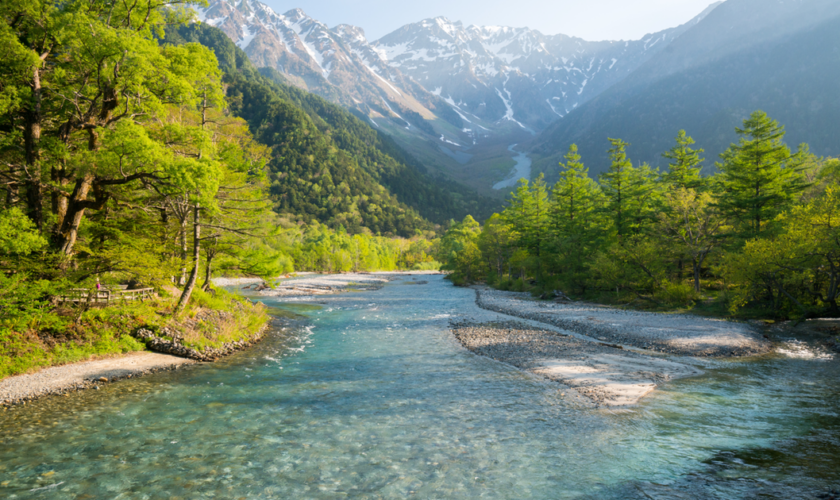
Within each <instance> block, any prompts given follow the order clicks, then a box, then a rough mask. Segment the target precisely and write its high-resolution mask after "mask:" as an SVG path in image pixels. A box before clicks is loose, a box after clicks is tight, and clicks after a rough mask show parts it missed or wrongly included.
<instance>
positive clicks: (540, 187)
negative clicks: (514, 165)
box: [502, 174, 550, 281]
mask: <svg viewBox="0 0 840 500" xmlns="http://www.w3.org/2000/svg"><path fill="white" fill-rule="evenodd" d="M549 209H550V204H549V199H548V189H547V186H546V184H545V181H544V180H543V176H542V174H540V176H539V177H537V179H536V180H534V182H533V184H530V185H529V183H528V181H526V180H524V179H521V180H520V181H519V183H518V184H517V187H516V190H515V191H514V192H513V194H512V195H511V197H510V202H509V207H508V208H507V209H505V211H504V212H502V220H503V221H504V222H505V223H506V224H508V225H509V226H511V228H513V233H512V238H513V244H514V245H515V246H517V247H520V248H522V249H524V250H526V251H527V252H528V253H529V254H530V255H531V256H532V257H533V259H534V263H533V269H534V273H535V275H536V278H537V281H540V280H541V278H542V267H543V252H544V249H545V245H546V243H547V241H548V237H549Z"/></svg>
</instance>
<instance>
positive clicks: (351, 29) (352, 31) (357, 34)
mask: <svg viewBox="0 0 840 500" xmlns="http://www.w3.org/2000/svg"><path fill="white" fill-rule="evenodd" d="M332 31H334V32H335V33H337V34H338V35H340V36H341V37H343V38H348V39H351V40H353V41H356V42H360V43H367V36H365V30H364V29H363V28H360V27H358V26H353V25H352V24H339V25H338V26H336V27H335V28H333V29H332Z"/></svg>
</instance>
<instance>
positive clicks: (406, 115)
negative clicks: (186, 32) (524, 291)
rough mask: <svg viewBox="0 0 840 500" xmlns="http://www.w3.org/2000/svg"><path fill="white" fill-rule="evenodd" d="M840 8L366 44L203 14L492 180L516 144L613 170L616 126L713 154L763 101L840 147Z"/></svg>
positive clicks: (485, 182)
mask: <svg viewBox="0 0 840 500" xmlns="http://www.w3.org/2000/svg"><path fill="white" fill-rule="evenodd" d="M838 16H840V2H836V1H833V0H779V1H774V2H771V3H768V2H766V1H762V0H728V1H726V2H722V3H719V4H714V5H712V6H710V7H709V8H708V9H707V10H706V11H704V12H703V13H702V14H700V15H699V16H697V17H696V18H694V19H692V20H690V21H689V22H687V23H685V24H683V25H681V26H679V27H676V28H671V29H667V30H663V31H661V32H658V33H654V34H651V35H647V36H645V37H644V38H643V39H641V40H637V41H628V42H588V41H584V40H581V39H578V38H573V37H568V36H565V35H562V34H559V35H545V34H542V33H540V32H538V31H535V30H530V29H528V28H509V27H477V26H464V25H463V24H462V23H460V22H453V21H449V20H447V19H445V18H441V17H439V18H434V19H426V20H423V21H420V22H417V23H413V24H409V25H406V26H403V27H402V28H400V29H398V30H396V31H394V32H393V33H390V34H388V35H386V36H384V37H382V38H381V39H379V40H376V41H370V40H367V38H366V37H365V34H364V31H363V30H362V29H361V28H358V27H354V26H349V25H339V26H336V27H333V28H329V27H328V26H326V25H324V24H323V23H320V22H318V21H317V20H315V19H312V18H310V17H309V16H307V15H306V14H305V13H304V12H303V11H302V10H300V9H295V10H292V11H289V12H287V13H285V14H282V15H281V14H278V13H276V12H274V11H273V10H271V9H270V8H268V7H267V6H266V5H264V4H262V3H260V2H257V1H255V0H241V1H238V2H231V1H228V0H216V1H211V2H210V4H209V6H208V7H207V8H206V9H202V10H200V11H199V18H200V19H201V20H202V21H203V22H205V23H207V24H211V25H213V26H216V27H218V28H220V29H222V30H223V31H224V32H225V33H226V34H227V35H228V37H230V38H231V40H233V41H234V42H235V43H236V44H237V45H238V46H239V47H240V48H242V49H243V50H244V51H245V53H246V54H248V56H249V57H250V59H251V60H252V61H253V62H254V64H255V65H256V66H258V67H263V68H266V69H263V70H262V71H263V72H264V74H267V75H270V76H272V77H274V78H275V79H283V80H285V81H287V82H288V83H291V84H294V85H296V86H299V87H301V88H304V89H306V90H309V91H312V92H315V93H318V94H320V95H322V96H324V97H326V98H328V99H330V100H332V101H333V102H336V103H339V104H341V105H343V106H345V107H347V108H350V109H351V110H354V112H356V113H357V114H358V115H359V116H363V117H365V118H366V119H367V121H368V122H369V123H370V124H371V126H373V127H377V128H379V129H380V130H383V131H385V132H387V133H389V134H391V135H392V136H393V137H394V139H395V140H396V141H397V142H398V143H399V144H400V145H401V146H403V147H404V148H406V150H408V151H409V152H410V153H411V154H413V155H415V156H416V157H417V158H418V159H419V160H420V161H422V162H423V163H424V164H426V165H427V166H429V167H431V168H432V169H435V170H437V171H441V172H444V173H445V174H447V175H449V176H451V177H452V178H454V179H457V180H459V181H461V182H463V183H465V184H469V185H471V186H472V187H475V188H478V189H481V190H485V191H486V190H489V188H490V186H492V185H493V184H495V183H496V182H497V181H499V180H501V179H502V178H503V177H504V176H505V175H506V174H507V172H508V171H509V170H510V168H511V167H512V166H513V162H512V161H511V160H510V156H511V154H510V152H508V151H507V146H509V145H510V144H513V143H519V144H520V146H519V147H518V149H519V150H524V151H527V152H529V153H531V154H532V156H534V157H535V158H534V159H535V166H536V167H537V169H538V170H542V171H547V172H549V173H552V171H553V170H554V171H556V168H554V166H555V165H556V163H557V160H558V159H559V157H560V155H561V154H562V153H563V152H565V150H566V149H567V147H568V145H569V144H571V143H572V142H577V143H578V144H579V146H580V148H581V152H582V154H583V157H584V161H588V163H589V164H590V166H591V167H592V170H593V172H598V171H602V170H604V168H605V167H606V165H605V163H604V160H605V157H606V153H605V152H606V149H607V137H621V138H624V139H625V140H628V141H629V142H631V143H632V144H633V147H632V148H631V149H630V154H631V157H632V158H633V159H634V160H639V161H648V162H651V163H653V164H659V163H661V162H660V161H659V159H660V158H659V154H661V152H662V151H664V150H666V149H668V148H669V147H670V145H671V141H672V140H673V137H674V136H675V135H676V132H677V130H679V129H680V128H685V129H686V130H688V132H689V134H692V135H694V136H695V139H697V140H698V143H699V144H700V145H701V146H703V147H706V149H708V150H709V153H710V154H709V156H710V157H714V155H716V154H717V153H718V152H720V150H722V149H723V148H725V147H726V146H727V145H728V144H729V142H731V141H732V140H734V135H733V130H734V127H735V126H736V125H738V123H739V122H740V120H741V119H742V118H744V117H745V116H746V115H747V114H749V112H751V111H753V110H755V109H758V108H764V109H765V110H766V111H768V112H769V113H770V114H771V116H774V117H776V118H778V119H779V120H780V121H782V122H783V123H785V124H787V125H788V127H789V129H790V130H791V132H792V135H791V137H792V138H795V140H801V141H808V142H810V143H812V145H813V146H814V149H815V152H817V153H819V154H826V155H827V154H837V153H838V152H840V146H837V145H835V144H837V141H836V140H834V139H835V138H836V137H837V135H836V133H835V130H836V128H832V125H831V124H830V123H829V122H831V121H833V120H830V119H829V118H828V117H829V116H832V114H833V116H835V117H836V116H838V114H837V111H840V105H838V97H837V93H836V88H837V85H836V82H837V81H840V80H838V78H837V76H838V75H837V68H838V67H840V64H838V57H840V56H838V50H840V49H838V46H837V45H838V37H837V36H836V34H835V33H837V32H838V31H837V25H836V24H832V23H835V22H836V21H837V19H838ZM832 30H833V31H832ZM832 82H834V83H833V84H832ZM832 89H835V90H833V91H832ZM816 124H824V125H825V126H824V127H822V130H819V127H817V125H816ZM834 127H836V126H834Z"/></svg>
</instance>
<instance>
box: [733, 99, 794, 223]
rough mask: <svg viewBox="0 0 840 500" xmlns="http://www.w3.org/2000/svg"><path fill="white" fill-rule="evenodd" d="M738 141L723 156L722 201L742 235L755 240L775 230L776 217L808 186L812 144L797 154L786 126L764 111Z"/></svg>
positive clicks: (746, 124)
mask: <svg viewBox="0 0 840 500" xmlns="http://www.w3.org/2000/svg"><path fill="white" fill-rule="evenodd" d="M735 130H736V132H737V133H738V135H739V136H741V138H740V140H739V142H738V143H737V144H732V145H731V146H729V149H727V150H726V151H725V152H724V153H722V154H721V159H722V160H723V161H722V162H720V163H717V167H718V169H719V170H720V172H721V186H722V191H721V192H720V193H719V194H718V197H717V205H718V206H719V207H720V209H721V211H722V212H723V213H724V215H726V216H728V217H730V218H731V219H732V220H733V221H734V222H735V223H736V224H737V225H736V228H735V229H736V231H737V233H738V235H739V236H740V237H742V238H755V237H758V236H761V235H763V234H764V233H765V232H767V231H768V230H772V229H773V219H774V218H775V217H776V216H777V215H779V214H780V213H782V212H783V211H784V210H786V209H787V208H789V207H790V206H791V203H792V202H793V201H794V200H795V198H796V196H797V195H798V194H799V193H801V192H802V191H803V190H804V189H805V188H806V187H807V184H806V182H805V178H804V176H803V174H802V168H803V164H804V161H805V160H806V159H807V157H808V147H807V146H806V145H801V146H800V147H799V150H798V151H797V152H796V153H795V154H791V151H790V148H788V147H787V145H785V143H784V142H783V139H784V136H785V129H784V127H783V126H781V125H779V123H778V122H777V121H776V120H773V119H771V118H770V117H769V116H767V114H766V113H764V112H763V111H756V112H754V113H753V114H752V115H750V117H749V118H747V119H746V120H744V126H743V128H737V129H735Z"/></svg>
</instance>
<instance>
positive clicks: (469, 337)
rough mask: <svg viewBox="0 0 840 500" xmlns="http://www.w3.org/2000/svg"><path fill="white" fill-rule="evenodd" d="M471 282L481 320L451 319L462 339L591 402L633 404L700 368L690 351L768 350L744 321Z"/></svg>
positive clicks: (472, 348) (744, 352) (712, 353)
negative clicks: (558, 298) (561, 299)
mask: <svg viewBox="0 0 840 500" xmlns="http://www.w3.org/2000/svg"><path fill="white" fill-rule="evenodd" d="M473 288H474V289H475V294H476V300H475V306H476V309H477V311H473V314H472V316H476V317H478V318H480V319H479V320H475V319H473V318H469V319H466V317H465V316H464V317H461V318H459V319H457V320H454V321H452V323H451V325H450V327H451V330H452V333H453V334H454V335H455V337H456V339H457V340H458V341H459V342H460V343H461V345H462V346H464V347H465V348H467V349H468V350H470V351H471V352H473V353H475V354H477V355H480V356H485V357H489V358H492V359H495V360H497V361H500V362H503V363H507V364H510V365H512V366H515V367H517V368H519V369H522V370H525V371H528V372H531V373H534V374H536V375H539V376H542V377H545V378H547V379H550V380H554V381H556V382H559V383H561V384H563V385H565V386H567V387H569V389H570V390H572V391H575V392H576V393H578V394H580V395H581V396H583V397H584V398H586V399H587V400H589V401H590V402H591V403H592V404H593V405H595V406H596V407H601V406H604V407H613V408H618V407H626V406H632V405H636V404H638V402H639V401H640V400H641V399H642V398H643V397H645V396H646V395H648V394H650V393H651V392H653V391H654V390H655V389H656V387H657V386H658V385H660V384H662V383H665V382H668V381H671V380H676V379H679V378H685V377H692V376H696V375H700V374H702V373H703V371H702V370H701V369H700V368H698V367H697V366H696V365H698V364H700V363H698V362H697V361H692V358H707V357H742V356H754V355H760V354H765V353H768V352H770V351H771V350H772V345H771V343H770V341H769V340H768V339H766V338H765V337H764V336H762V335H761V334H760V333H758V332H757V331H756V330H755V329H753V328H752V327H751V326H750V325H746V324H742V323H734V322H728V321H722V320H712V319H708V318H700V317H693V316H687V315H668V314H657V313H645V312H636V311H624V310H618V309H613V308H609V307H606V306H600V305H595V304H585V303H556V302H545V301H538V300H535V299H534V298H532V297H531V296H530V294H527V293H517V292H502V291H498V290H493V289H490V288H487V287H473ZM478 311H481V312H484V314H481V313H479V312H478ZM487 313H495V314H497V315H501V316H496V317H493V316H492V315H490V316H488V315H487ZM464 314H465V315H466V314H467V312H466V311H465V312H464ZM502 318H504V319H502ZM672 356H676V357H672ZM669 358H670V359H669ZM701 366H702V365H701Z"/></svg>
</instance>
